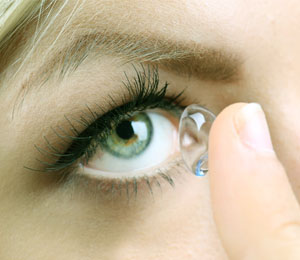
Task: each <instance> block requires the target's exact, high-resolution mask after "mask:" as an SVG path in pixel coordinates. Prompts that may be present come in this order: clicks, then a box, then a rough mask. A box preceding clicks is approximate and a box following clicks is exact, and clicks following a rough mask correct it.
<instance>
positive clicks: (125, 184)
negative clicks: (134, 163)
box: [62, 157, 185, 201]
mask: <svg viewBox="0 0 300 260" xmlns="http://www.w3.org/2000/svg"><path fill="white" fill-rule="evenodd" d="M183 170H185V166H184V163H183V161H182V159H181V157H178V158H176V159H174V160H173V161H170V162H169V163H168V164H167V165H166V166H164V167H162V168H158V169H155V171H156V172H157V173H156V174H154V175H152V176H146V175H145V176H143V177H139V178H135V177H133V178H128V179H110V180H108V179H105V178H101V177H100V178H91V177H90V176H87V175H84V174H79V173H78V168H77V169H74V170H73V171H72V172H71V173H69V174H66V175H65V179H64V181H63V182H62V183H63V186H64V188H65V189H67V190H72V191H75V190H77V189H80V191H82V190H83V189H86V190H87V191H88V192H89V193H91V194H93V195H94V196H98V194H101V197H102V198H103V197H104V198H105V199H107V200H112V199H113V198H114V197H115V196H118V199H120V198H126V200H127V201H129V200H130V199H132V198H134V199H137V197H138V195H139V194H140V192H139V191H140V190H145V189H146V190H148V191H149V193H148V194H150V195H151V196H152V197H153V196H154V193H155V191H156V190H157V189H158V190H159V191H160V192H162V189H163V186H164V184H167V185H168V186H171V187H172V188H175V183H176V179H177V178H178V176H179V175H181V174H182V173H183V172H184V171H183ZM142 194H143V196H144V192H142Z"/></svg>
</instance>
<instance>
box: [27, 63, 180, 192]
mask: <svg viewBox="0 0 300 260" xmlns="http://www.w3.org/2000/svg"><path fill="white" fill-rule="evenodd" d="M134 70H135V72H136V76H135V77H134V78H133V80H132V81H130V80H129V78H128V77H127V75H126V73H125V77H126V82H123V85H124V87H125V88H126V91H127V92H126V93H125V95H124V96H123V97H122V104H123V105H121V106H117V105H116V102H115V100H114V98H113V97H111V96H109V99H110V100H109V101H110V102H109V105H110V106H111V107H115V108H114V109H112V110H110V111H109V112H106V113H104V111H105V110H104V109H103V108H102V107H101V106H100V105H97V104H96V106H97V108H98V109H99V111H100V112H101V113H102V114H103V115H102V116H99V113H98V112H93V111H92V110H91V109H90V108H89V106H88V105H86V107H87V110H86V111H82V115H81V116H80V118H79V119H76V118H72V119H73V120H74V122H77V123H79V124H81V125H82V126H84V127H85V130H83V131H82V132H80V131H79V130H78V129H77V128H76V127H75V126H74V124H73V123H72V121H71V120H70V119H69V118H68V117H66V116H65V119H66V121H67V123H68V124H69V126H70V130H71V132H72V134H73V135H70V134H68V133H67V131H66V130H65V129H64V128H62V127H59V128H58V129H59V130H60V133H59V132H58V131H57V130H55V129H53V128H52V130H53V132H54V133H55V135H56V136H57V137H58V138H59V139H60V140H61V141H62V142H63V143H64V145H63V146H66V145H68V148H67V149H66V150H65V152H61V151H60V150H59V149H58V148H57V146H53V145H52V144H51V143H50V141H49V140H48V139H47V138H46V137H44V140H45V142H46V146H47V150H45V149H42V148H41V147H39V146H37V145H35V148H36V149H37V150H38V152H39V153H40V154H41V155H42V156H43V157H46V158H47V157H48V158H49V157H50V158H52V160H53V158H58V159H57V160H56V162H54V163H49V162H48V161H46V160H40V159H37V161H38V162H39V163H40V164H41V165H43V168H44V170H37V169H32V168H29V167H25V168H27V169H30V170H34V171H42V172H59V173H61V174H62V177H63V178H65V177H66V176H68V175H69V174H70V173H71V172H73V173H74V172H76V169H77V168H78V165H79V162H78V160H79V159H80V160H82V161H81V162H83V163H84V164H86V163H87V162H88V161H89V159H90V158H92V157H93V155H94V153H95V151H96V149H97V148H98V147H99V145H101V143H103V140H105V138H106V137H107V136H108V135H109V133H110V131H111V130H112V128H113V127H114V126H116V125H118V123H120V122H121V121H122V120H124V119H126V118H129V117H131V116H132V114H133V113H135V112H140V111H144V110H146V109H155V108H162V109H164V110H167V111H170V112H172V113H175V114H176V115H179V114H180V113H181V111H182V109H183V108H184V107H183V106H182V105H181V104H182V103H183V101H184V97H183V95H182V94H183V91H182V92H180V93H178V94H176V95H172V96H168V97H166V92H167V88H168V83H167V82H165V84H164V86H163V87H162V88H161V89H159V83H160V81H159V73H158V69H157V68H150V67H148V69H147V71H146V70H145V68H144V67H143V66H142V69H141V70H138V69H136V68H135V67H134ZM128 100H130V101H129V102H128ZM70 141H71V143H70ZM174 167H179V162H178V161H177V162H174V163H173V164H172V165H169V167H167V168H166V169H164V170H161V171H160V172H158V174H159V176H160V177H161V178H162V179H164V180H166V181H167V182H168V183H169V184H170V185H171V186H174V181H173V179H172V178H171V177H170V176H169V175H168V173H167V172H168V171H169V170H170V169H171V168H172V169H173V168H174ZM75 175H76V174H72V176H75ZM77 177H78V176H77ZM155 181H156V184H157V185H158V186H160V184H159V182H158V180H157V179H156V178H155ZM121 182H122V181H121ZM144 182H145V183H146V184H147V186H148V188H149V189H150V191H151V193H152V189H151V184H150V182H151V181H150V180H149V179H148V178H145V179H144ZM108 186H111V188H112V189H113V188H115V186H116V183H114V182H113V183H111V185H108ZM118 186H119V188H120V185H119V184H118ZM125 186H126V190H127V195H128V186H129V185H128V180H125ZM132 186H133V190H134V192H135V193H137V179H136V178H133V184H132Z"/></svg>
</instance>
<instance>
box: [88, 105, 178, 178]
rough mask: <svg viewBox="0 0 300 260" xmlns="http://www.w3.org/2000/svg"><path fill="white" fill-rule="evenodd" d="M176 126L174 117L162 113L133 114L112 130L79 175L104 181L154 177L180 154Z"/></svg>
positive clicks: (159, 111)
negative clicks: (146, 176) (156, 172)
mask: <svg viewBox="0 0 300 260" xmlns="http://www.w3.org/2000/svg"><path fill="white" fill-rule="evenodd" d="M178 123H179V118H178V117H177V116H175V115H173V114H172V113H171V112H167V111H164V110H162V109H160V110H148V111H145V112H139V113H135V114H134V115H133V116H132V117H130V118H128V119H126V120H123V121H121V122H120V123H119V124H118V125H116V126H115V127H114V128H113V129H112V130H111V132H110V134H109V135H108V137H107V138H106V140H105V141H104V142H103V144H101V145H99V147H98V149H97V152H96V154H95V155H94V156H93V158H91V159H90V160H89V162H88V164H87V165H84V166H83V169H82V170H83V172H82V173H83V174H88V175H93V176H95V177H97V176H99V177H105V178H124V177H125V178H132V177H138V176H145V175H153V174H154V172H155V169H159V168H160V167H162V166H163V165H164V163H166V161H168V159H170V158H171V157H172V155H174V154H176V153H177V152H178V151H179V148H178V141H177V140H178Z"/></svg>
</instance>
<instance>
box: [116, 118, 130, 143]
mask: <svg viewBox="0 0 300 260" xmlns="http://www.w3.org/2000/svg"><path fill="white" fill-rule="evenodd" d="M116 133H117V135H118V136H119V137H120V138H122V139H126V140H127V139H130V138H131V137H133V136H134V131H133V128H132V125H131V121H128V120H125V121H123V122H121V123H120V124H118V126H117V127H116Z"/></svg>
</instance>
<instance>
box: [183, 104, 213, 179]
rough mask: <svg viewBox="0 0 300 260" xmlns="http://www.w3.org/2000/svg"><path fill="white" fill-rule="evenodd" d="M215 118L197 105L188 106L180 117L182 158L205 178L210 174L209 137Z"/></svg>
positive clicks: (197, 173) (189, 167) (197, 174)
mask: <svg viewBox="0 0 300 260" xmlns="http://www.w3.org/2000/svg"><path fill="white" fill-rule="evenodd" d="M215 118H216V117H215V115H214V114H213V113H212V112H210V111H209V110H207V109H205V108H203V107H201V106H199V105H197V104H193V105H189V106H187V107H186V108H185V109H184V111H183V112H182V115H181V117H180V123H179V144H180V151H181V156H182V159H183V161H184V162H185V164H186V166H187V168H188V169H189V170H190V171H191V172H192V173H193V174H195V175H196V176H205V175H206V173H207V172H208V136H209V131H210V128H211V126H212V123H213V121H214V120H215Z"/></svg>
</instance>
